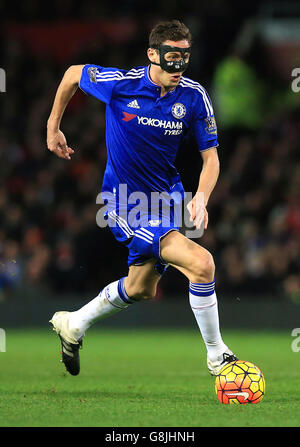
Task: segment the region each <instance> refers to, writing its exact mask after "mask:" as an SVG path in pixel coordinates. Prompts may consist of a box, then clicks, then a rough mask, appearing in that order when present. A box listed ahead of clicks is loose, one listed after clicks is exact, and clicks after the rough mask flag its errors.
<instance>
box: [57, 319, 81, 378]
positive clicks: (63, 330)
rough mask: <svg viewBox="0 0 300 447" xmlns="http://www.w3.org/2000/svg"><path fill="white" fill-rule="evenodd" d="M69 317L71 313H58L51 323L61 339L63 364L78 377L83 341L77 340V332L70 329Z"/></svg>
mask: <svg viewBox="0 0 300 447" xmlns="http://www.w3.org/2000/svg"><path fill="white" fill-rule="evenodd" d="M69 315H70V312H66V311H61V312H56V313H55V314H54V315H53V317H52V319H51V320H50V321H49V323H52V324H53V330H54V331H55V332H56V333H57V334H58V336H59V338H60V342H61V348H62V352H61V354H62V362H63V363H64V365H65V367H66V370H67V371H68V372H69V373H70V374H72V376H77V375H78V374H79V372H80V361H79V348H81V347H82V341H81V340H79V339H77V338H76V330H70V329H69ZM81 338H82V337H81Z"/></svg>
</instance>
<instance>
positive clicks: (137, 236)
mask: <svg viewBox="0 0 300 447" xmlns="http://www.w3.org/2000/svg"><path fill="white" fill-rule="evenodd" d="M148 218H149V220H148V219H146V221H145V220H143V225H142V226H134V227H133V226H131V225H130V224H129V223H128V221H127V220H126V219H124V218H123V217H121V216H120V215H118V214H117V212H116V211H111V212H109V213H108V224H109V227H110V230H111V231H112V233H113V235H114V237H115V238H116V240H117V241H118V242H121V243H122V244H124V245H125V246H127V248H128V250H129V254H128V261H127V262H128V266H131V265H143V264H144V263H145V262H146V261H148V260H149V259H153V258H155V259H156V260H157V263H156V264H155V270H156V271H157V273H159V274H160V275H162V274H163V273H164V272H165V270H166V269H167V267H168V264H167V263H166V262H165V261H164V260H163V259H162V258H161V256H160V242H161V240H162V238H163V237H164V236H166V235H167V234H168V233H170V232H171V231H179V226H176V224H175V222H174V216H172V215H171V219H169V221H168V225H167V226H166V225H162V220H161V219H159V218H158V219H153V216H152V217H150V216H148Z"/></svg>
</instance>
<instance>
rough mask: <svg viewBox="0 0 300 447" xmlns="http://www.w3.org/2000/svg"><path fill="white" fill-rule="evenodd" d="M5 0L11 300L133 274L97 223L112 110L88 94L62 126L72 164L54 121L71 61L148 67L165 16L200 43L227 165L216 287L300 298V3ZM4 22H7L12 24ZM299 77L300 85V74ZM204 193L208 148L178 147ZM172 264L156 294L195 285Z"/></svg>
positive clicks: (5, 253) (2, 52) (1, 272)
mask: <svg viewBox="0 0 300 447" xmlns="http://www.w3.org/2000/svg"><path fill="white" fill-rule="evenodd" d="M239 3H241V4H240V6H239V5H237V4H236V3H235V2H229V1H221V0H219V1H217V0H210V1H201V2H199V1H190V2H189V1H188V2H186V1H185V2H183V1H177V2H170V1H165V0H162V1H160V2H159V5H158V4H156V3H155V2H154V3H151V2H140V1H136V0H131V1H122V2H121V1H114V2H113V4H112V2H108V1H101V2H92V1H90V2H89V1H87V2H76V1H73V0H55V1H52V2H48V3H47V2H46V3H45V2H39V1H33V0H31V1H29V0H28V1H27V0H26V1H22V2H16V1H10V2H3V1H2V2H1V1H0V15H1V18H2V24H3V26H2V28H1V31H0V61H1V62H0V66H1V67H2V68H4V69H5V71H6V75H7V78H6V93H4V92H3V93H0V300H8V299H9V297H10V296H12V295H13V294H14V292H15V291H16V290H18V291H20V290H21V291H22V290H24V289H26V288H31V290H33V289H34V288H37V289H38V288H39V287H41V286H42V287H44V288H46V289H47V290H49V291H50V293H51V294H53V297H54V298H55V297H58V296H61V295H62V294H77V295H80V294H84V295H85V296H88V294H93V293H98V291H99V290H100V289H101V288H102V287H104V286H105V285H106V284H108V283H109V282H111V281H114V280H116V279H118V278H120V277H121V276H124V275H126V273H127V249H126V248H125V247H122V246H120V245H119V244H118V243H117V242H116V241H115V240H114V238H113V236H112V234H111V233H110V231H109V229H108V228H106V229H100V228H98V227H97V226H96V213H97V211H98V209H99V205H97V204H96V196H97V194H98V193H99V192H100V188H101V182H102V176H103V173H104V169H105V163H106V147H105V138H104V136H105V107H104V105H103V104H101V103H100V102H99V101H97V100H96V99H94V98H91V97H88V96H87V95H85V94H84V93H83V92H82V91H80V90H78V92H77V93H76V94H75V96H74V97H73V99H72V101H71V103H70V104H69V106H68V108H67V111H66V113H65V116H64V118H63V121H62V126H61V130H62V131H63V132H64V134H65V135H66V138H67V141H68V144H69V145H70V146H71V147H72V148H73V149H74V150H75V154H74V156H73V158H72V160H71V161H64V160H61V159H59V158H57V157H56V156H55V155H53V154H52V153H50V152H49V151H48V150H47V146H46V123H47V119H48V116H49V113H50V110H51V106H52V103H53V100H54V95H55V92H56V89H57V87H58V84H59V82H60V80H61V78H62V76H63V74H64V72H65V70H66V69H67V68H68V67H69V66H70V65H73V64H77V63H79V64H84V63H94V64H98V65H103V66H113V67H120V68H132V67H134V66H140V65H146V64H147V58H146V49H147V43H148V41H147V38H148V33H149V31H150V29H151V27H152V26H153V25H154V24H155V23H156V22H157V21H159V20H162V19H169V18H179V19H180V20H182V21H183V22H184V23H186V25H188V26H189V27H190V29H191V32H192V34H193V38H194V48H193V53H192V59H191V64H190V68H189V71H188V72H187V73H186V76H188V77H191V78H192V79H194V80H196V81H198V82H200V83H201V84H202V85H203V86H204V87H205V88H206V89H207V90H208V92H209V94H210V96H211V98H212V101H213V104H214V108H215V113H216V119H217V124H218V130H219V143H220V145H219V156H220V161H221V173H220V178H219V181H218V184H217V186H216V188H215V190H214V192H213V195H212V196H211V200H210V203H209V206H208V212H209V227H208V229H207V231H206V232H205V234H204V236H203V237H202V238H201V239H200V240H199V241H198V242H199V243H200V244H201V245H203V246H204V247H206V248H207V249H208V250H210V251H211V253H212V254H213V255H214V258H215V263H216V282H217V290H218V294H222V295H223V296H225V297H226V296H231V297H233V296H234V297H236V298H237V299H240V297H242V296H244V295H246V296H251V297H253V298H254V299H256V298H258V299H259V297H260V296H264V297H265V296H270V297H271V298H274V299H275V298H279V297H284V298H286V299H289V300H293V301H299V302H300V274H299V270H300V139H299V135H300V92H299V93H297V92H296V91H293V90H292V87H291V85H292V81H293V78H292V75H291V73H292V69H293V68H294V67H300V51H299V50H300V8H299V7H298V5H297V3H296V2H295V3H290V2H282V3H281V2H271V3H270V2H259V3H258V4H256V3H255V2H254V3H253V2H251V4H250V5H248V4H245V3H244V2H239ZM3 18H4V20H3ZM299 86H300V82H299ZM177 167H178V170H179V172H180V173H181V176H182V180H183V184H184V186H185V189H186V190H187V191H193V192H195V190H196V187H197V183H198V178H199V173H200V169H201V156H200V155H199V152H198V150H197V147H196V145H195V142H194V141H189V142H187V143H186V145H185V146H184V147H182V148H181V150H180V152H179V154H178V160H177ZM186 294H187V280H186V279H185V278H184V277H183V276H182V275H180V274H179V273H178V272H176V271H175V270H172V269H171V268H170V269H169V270H168V271H167V273H166V274H165V275H164V277H163V279H162V280H161V283H160V286H159V291H158V295H157V299H159V298H161V297H163V296H165V295H173V296H174V295H176V296H180V295H186Z"/></svg>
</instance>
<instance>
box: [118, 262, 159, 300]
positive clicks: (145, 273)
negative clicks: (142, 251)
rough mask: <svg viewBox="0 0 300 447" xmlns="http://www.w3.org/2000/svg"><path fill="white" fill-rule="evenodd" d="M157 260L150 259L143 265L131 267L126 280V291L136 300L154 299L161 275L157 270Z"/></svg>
mask: <svg viewBox="0 0 300 447" xmlns="http://www.w3.org/2000/svg"><path fill="white" fill-rule="evenodd" d="M156 263H157V259H154V258H153V259H150V260H149V261H146V262H145V263H144V264H142V265H131V266H130V267H129V272H128V276H127V278H126V279H125V290H126V293H127V295H128V296H129V297H132V298H135V299H147V298H153V297H154V296H155V294H156V287H157V284H158V282H159V280H160V278H161V275H160V274H159V273H158V272H157V271H156V270H155V264H156Z"/></svg>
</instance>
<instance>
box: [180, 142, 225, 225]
mask: <svg viewBox="0 0 300 447" xmlns="http://www.w3.org/2000/svg"><path fill="white" fill-rule="evenodd" d="M201 155H202V160H203V166H202V170H201V173H200V178H199V184H198V188H197V192H196V194H195V196H194V197H193V199H192V200H191V202H189V204H188V205H187V208H188V210H189V212H190V221H191V222H194V225H195V227H196V228H197V229H200V228H201V225H202V224H203V226H204V230H206V229H207V226H208V212H207V209H206V206H207V203H208V200H209V197H210V195H211V193H212V191H213V189H214V187H215V185H216V183H217V180H218V177H219V172H220V162H219V157H218V151H217V148H216V147H211V148H209V149H207V150H205V151H202V152H201Z"/></svg>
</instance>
